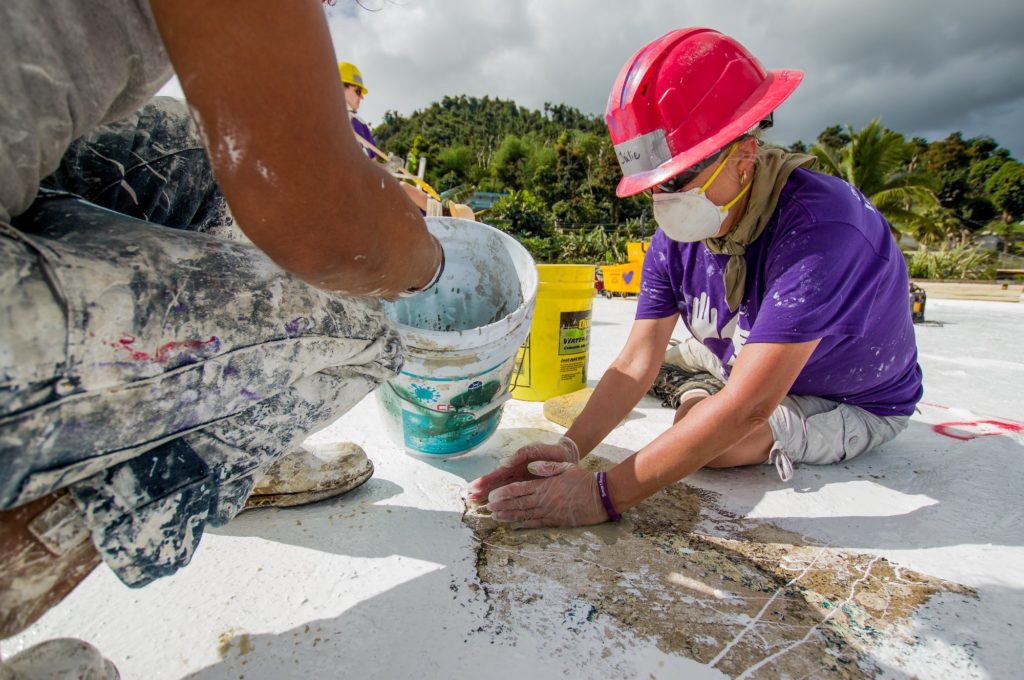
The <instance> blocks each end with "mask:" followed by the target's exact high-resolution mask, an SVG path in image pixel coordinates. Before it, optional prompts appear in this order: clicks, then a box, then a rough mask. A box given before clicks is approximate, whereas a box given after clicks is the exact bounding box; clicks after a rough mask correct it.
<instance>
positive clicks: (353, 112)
mask: <svg viewBox="0 0 1024 680" xmlns="http://www.w3.org/2000/svg"><path fill="white" fill-rule="evenodd" d="M338 73H339V74H341V82H342V85H343V87H344V88H345V103H346V104H348V117H349V118H350V119H351V121H352V130H353V131H355V133H356V134H357V135H359V137H360V138H361V139H363V140H364V141H367V142H369V143H370V146H364V147H363V151H365V152H366V155H367V156H369V157H370V158H377V154H376V153H375V152H374V150H373V148H371V147H376V146H377V140H375V139H374V138H373V132H372V131H371V130H370V126H369V125H367V124H366V121H364V120H363V119H362V118H360V117H359V115H358V114H359V105H360V104H362V103H363V97H365V96H366V94H367V92H368V90H367V89H366V85H365V84H363V74H362V73H361V72H360V71H359V69H358V68H356V65H355V64H353V63H351V62H347V61H339V62H338Z"/></svg>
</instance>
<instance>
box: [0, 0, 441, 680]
mask: <svg viewBox="0 0 1024 680" xmlns="http://www.w3.org/2000/svg"><path fill="white" fill-rule="evenodd" d="M250 4H251V3H249V2H245V1H242V0H223V1H222V2H216V3H209V2H205V1H203V0H151V1H150V2H141V3H140V2H133V1H132V0H95V1H94V2H90V3H88V5H84V4H81V3H77V2H73V1H72V0H67V1H66V2H65V1H59V2H50V3H40V2H37V1H36V0H8V1H7V2H4V3H0V61H2V63H3V64H4V68H3V69H2V70H0V101H2V102H3V111H4V113H3V117H2V118H0V149H2V150H3V153H2V155H0V271H2V272H4V276H3V277H2V278H0V319H2V320H3V321H2V323H0V637H8V636H10V635H13V634H14V633H16V632H18V631H20V630H22V629H24V628H25V627H26V626H28V625H29V624H30V623H32V621H34V620H35V619H36V618H38V617H39V616H41V615H42V614H43V613H44V612H45V611H47V609H49V608H50V607H52V606H53V605H54V604H55V603H57V602H58V601H60V599H61V598H63V597H64V596H65V595H66V594H67V593H68V592H70V591H71V590H72V589H73V588H74V587H75V585H76V584H77V583H78V582H79V581H81V579H83V578H84V577H85V576H86V575H88V574H89V572H90V571H91V570H92V569H93V568H94V567H95V566H96V565H97V563H98V562H99V561H100V560H102V561H103V562H105V563H106V564H107V565H108V566H109V567H110V568H111V569H112V570H113V571H114V573H115V574H116V575H117V576H118V577H119V578H120V579H121V580H122V581H123V582H124V583H126V584H128V585H130V586H142V585H145V584H147V583H150V582H151V581H153V580H154V579H156V578H159V577H162V576H166V575H168V574H172V573H174V572H175V571H176V570H178V569H179V568H181V567H182V566H184V565H186V564H188V562H189V560H190V559H191V557H192V555H193V553H194V551H195V550H196V549H197V546H198V544H199V541H200V538H201V536H202V535H203V531H204V529H205V528H206V527H207V526H219V525H221V524H224V523H225V522H227V521H229V520H230V519H231V518H232V517H234V516H235V514H236V513H238V512H239V511H240V510H242V509H243V508H244V507H245V506H246V505H247V504H248V503H250V501H251V500H252V497H253V496H254V488H257V486H258V485H259V484H260V483H261V480H262V479H264V478H265V477H266V476H267V473H269V472H277V473H280V474H278V475H276V477H277V478H279V479H284V480H285V481H287V482H288V484H287V485H286V486H287V488H276V489H275V488H269V489H264V492H265V493H267V494H269V495H276V496H279V497H280V500H281V501H282V502H281V504H292V503H293V502H294V501H296V500H300V501H301V500H302V499H311V498H323V497H325V496H328V495H331V494H335V493H340V492H343V491H346V490H348V489H351V488H352V487H353V486H355V485H358V484H360V483H362V482H363V481H365V479H366V478H367V477H369V475H370V473H371V472H372V469H373V468H372V465H371V464H370V463H369V461H368V460H367V458H366V455H365V453H363V452H362V451H361V450H359V449H358V447H348V448H345V449H344V450H343V451H341V452H338V451H320V450H317V451H310V450H308V449H306V448H305V447H303V442H304V440H305V439H306V437H307V436H308V435H310V434H311V433H313V432H316V431H317V430H319V429H321V428H323V427H325V426H327V425H328V424H330V423H332V422H334V421H335V420H336V419H337V418H338V417H339V416H340V415H341V414H342V413H344V412H345V411H346V410H348V409H349V408H350V407H352V406H353V405H355V404H356V403H358V402H359V401H360V400H361V399H362V398H363V397H364V396H365V395H366V394H367V393H368V392H370V391H372V390H373V389H375V388H376V387H377V386H378V385H380V384H381V383H382V382H384V381H387V380H388V379H390V378H392V377H393V376H395V375H396V374H397V372H398V371H399V369H400V368H401V366H402V363H403V352H404V348H403V346H402V343H401V341H400V339H399V337H398V335H397V333H396V332H395V331H394V329H393V327H392V324H391V323H390V322H389V321H388V319H387V317H386V316H385V315H384V313H383V309H382V305H381V301H382V300H383V299H389V298H397V297H401V296H404V295H410V294H414V293H416V292H418V291H421V290H425V289H427V288H428V287H430V286H431V285H432V283H433V282H435V281H436V280H437V279H438V277H439V276H440V275H441V272H442V270H443V265H444V253H443V250H442V247H441V244H440V243H439V242H438V241H437V239H435V238H434V237H433V236H432V235H431V234H430V233H429V232H428V231H427V228H426V223H425V221H424V219H423V217H422V216H421V214H420V212H419V211H418V210H417V209H416V206H415V205H414V204H413V203H412V202H410V201H409V200H408V198H407V196H406V194H405V192H404V191H403V190H402V189H401V188H400V187H399V184H398V183H397V182H395V181H394V179H393V178H392V177H391V176H390V174H389V173H388V172H387V170H386V169H385V168H384V167H382V166H381V165H380V164H378V163H376V162H370V161H369V160H367V158H366V155H365V154H364V153H363V152H362V150H361V149H360V147H359V145H358V144H357V143H356V141H355V138H354V137H353V135H352V134H350V133H349V132H348V130H346V129H344V128H342V127H340V126H339V125H338V124H337V121H338V120H340V119H342V118H343V117H344V116H345V115H347V113H346V111H347V106H346V101H345V97H344V96H343V94H342V91H341V90H340V89H339V88H338V87H337V85H336V83H337V77H338V76H337V74H338V71H337V65H336V62H335V59H334V50H333V46H332V43H331V36H330V33H329V30H328V26H327V21H326V18H325V16H324V11H323V8H322V5H321V2H319V1H317V0H303V1H301V2H289V3H273V2H271V3H263V4H262V5H261V7H260V9H259V11H252V8H251V7H250ZM269 45H272V46H274V49H267V46H269ZM174 73H177V75H178V78H179V80H180V81H181V84H182V87H183V89H184V91H185V95H186V96H187V98H188V103H189V106H190V108H191V110H192V113H193V116H192V117H190V116H189V110H188V109H187V108H186V107H185V105H184V104H183V103H181V102H178V101H176V100H170V99H165V98H161V99H157V100H153V101H151V102H150V103H149V104H146V102H147V101H149V100H150V98H151V97H152V96H153V95H154V94H155V93H156V92H157V91H158V90H159V89H160V88H161V86H162V85H163V84H164V83H165V82H167V80H168V79H169V78H170V77H171V76H172V74H174ZM39 74H46V76H47V77H45V78H41V77H39ZM144 104H145V106H143V105H144ZM139 107H142V108H141V109H140V108H139ZM297 121H302V124H298V123H297ZM228 206H230V211H229V210H228ZM235 221H236V222H237V225H238V226H239V227H240V229H241V230H242V231H243V232H244V234H245V235H246V236H247V237H248V239H250V240H251V242H252V244H254V245H252V244H244V243H238V242H235V241H229V240H225V239H221V238H217V237H215V236H212V235H210V234H211V233H216V232H217V228H218V227H222V226H224V225H225V223H229V222H235ZM204 232H205V233H204ZM311 453H315V454H317V455H311ZM335 454H337V455H335ZM282 463H286V464H285V465H283V466H281V464H282ZM275 468H279V469H276V470H275ZM270 476H275V475H270ZM272 486H273V485H271V487H272ZM264 500H266V499H264ZM262 504H265V503H262V502H260V503H257V505H262ZM82 644H84V643H82ZM72 647H74V645H72ZM86 647H88V646H87V645H86ZM75 650H78V651H81V647H80V646H79V647H74V649H71V648H69V649H65V650H64V651H61V650H60V649H48V650H47V651H46V653H45V654H36V655H35V656H33V655H31V654H28V655H27V656H21V655H19V656H20V657H21V658H20V660H17V659H8V660H4V661H3V662H2V665H0V675H3V676H4V677H6V675H5V673H7V672H8V671H9V670H14V673H15V675H16V676H17V677H21V675H18V674H19V673H21V672H26V673H27V672H28V671H26V665H31V663H32V660H33V659H37V658H42V657H45V658H53V657H54V655H56V656H57V657H59V656H60V654H63V653H65V652H66V653H68V654H72V653H75V654H77V653H78V652H77V651H75ZM86 651H88V650H86ZM99 665H100V667H103V664H102V663H100V664H99ZM98 672H99V671H98ZM29 677H31V675H30V676H29Z"/></svg>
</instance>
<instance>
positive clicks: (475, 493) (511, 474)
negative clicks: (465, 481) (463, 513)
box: [469, 437, 580, 501]
mask: <svg viewBox="0 0 1024 680" xmlns="http://www.w3.org/2000/svg"><path fill="white" fill-rule="evenodd" d="M537 460H550V461H555V462H558V463H578V462H579V460H580V450H579V449H578V448H577V447H576V442H574V441H573V440H571V439H569V438H568V437H562V438H561V439H559V440H558V443H557V444H542V443H540V442H535V443H533V444H527V445H526V446H522V447H520V448H519V449H518V450H517V451H516V452H515V453H514V454H512V455H511V456H510V457H508V458H506V459H505V460H503V461H501V466H500V467H499V468H498V469H497V470H495V471H494V472H491V473H489V474H486V475H484V476H483V477H480V478H478V479H474V480H473V481H472V482H470V484H469V499H470V500H472V501H483V500H486V499H487V497H488V496H489V495H490V493H491V491H493V490H495V489H497V488H498V487H500V486H505V485H506V484H511V483H513V482H522V481H526V480H528V479H537V476H536V475H533V474H530V471H529V470H528V469H527V466H528V465H529V464H530V463H532V462H534V461H537Z"/></svg>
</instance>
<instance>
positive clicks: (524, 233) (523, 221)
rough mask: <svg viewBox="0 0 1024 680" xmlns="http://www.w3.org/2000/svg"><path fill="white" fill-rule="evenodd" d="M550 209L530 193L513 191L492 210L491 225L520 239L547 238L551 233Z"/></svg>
mask: <svg viewBox="0 0 1024 680" xmlns="http://www.w3.org/2000/svg"><path fill="white" fill-rule="evenodd" d="M547 214H548V209H547V206H546V205H544V203H543V201H541V200H540V199H538V198H537V197H536V196H534V195H533V194H531V193H530V192H529V191H526V190H523V191H513V192H511V193H510V194H509V195H508V196H505V197H504V198H502V199H500V200H499V201H498V202H497V203H495V204H494V206H493V207H492V208H491V217H490V219H491V223H492V224H493V225H494V226H496V227H498V228H499V229H501V230H502V231H507V232H508V233H510V234H513V235H515V236H520V237H538V236H547V235H548V233H549V231H550V226H549V224H548V218H547Z"/></svg>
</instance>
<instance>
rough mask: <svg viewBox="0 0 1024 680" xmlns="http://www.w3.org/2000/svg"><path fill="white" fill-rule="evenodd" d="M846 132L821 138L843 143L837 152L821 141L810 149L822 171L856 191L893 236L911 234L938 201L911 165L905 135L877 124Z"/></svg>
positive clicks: (926, 179)
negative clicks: (902, 231) (881, 217)
mask: <svg viewBox="0 0 1024 680" xmlns="http://www.w3.org/2000/svg"><path fill="white" fill-rule="evenodd" d="M846 130H847V131H846V133H845V134H838V133H836V132H835V131H834V128H829V129H828V130H827V131H826V132H829V134H828V135H826V134H825V133H822V135H821V136H819V140H821V139H822V138H823V137H824V138H825V139H827V140H832V141H833V142H838V141H841V140H842V139H847V140H848V141H847V142H846V143H845V144H844V145H843V146H841V147H835V146H829V145H828V144H823V143H822V142H821V141H819V143H817V144H815V145H814V146H813V147H811V152H812V153H813V154H814V155H815V156H817V158H818V160H819V162H820V163H821V169H822V170H823V171H824V172H826V173H828V174H831V175H835V176H837V177H842V178H843V179H845V180H846V181H847V182H849V183H850V184H852V185H854V186H855V187H857V188H858V189H860V190H861V193H863V194H864V195H865V196H867V198H868V199H869V200H870V201H871V202H872V203H873V204H874V205H875V206H876V207H877V208H878V209H879V210H880V211H881V212H882V214H883V215H885V217H886V219H887V220H888V221H889V224H890V225H891V227H892V228H893V229H894V230H896V229H899V228H900V227H903V228H907V229H913V228H914V225H915V223H916V222H918V221H920V220H922V219H927V218H926V217H925V216H924V214H923V210H924V208H927V207H937V206H938V205H939V201H938V199H937V198H936V196H935V193H934V191H933V190H932V182H931V180H930V177H929V176H928V175H927V174H926V173H925V172H923V171H922V169H921V168H919V167H914V166H913V164H912V163H911V160H912V156H911V153H910V152H911V146H910V145H908V144H907V143H906V141H905V139H904V137H903V135H901V134H899V133H898V132H893V131H892V130H889V129H886V128H884V127H882V125H881V123H880V122H879V120H878V119H875V120H873V121H871V122H870V123H868V124H867V125H866V126H864V127H863V128H861V129H860V130H859V131H854V129H853V128H852V127H851V126H847V129H846Z"/></svg>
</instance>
